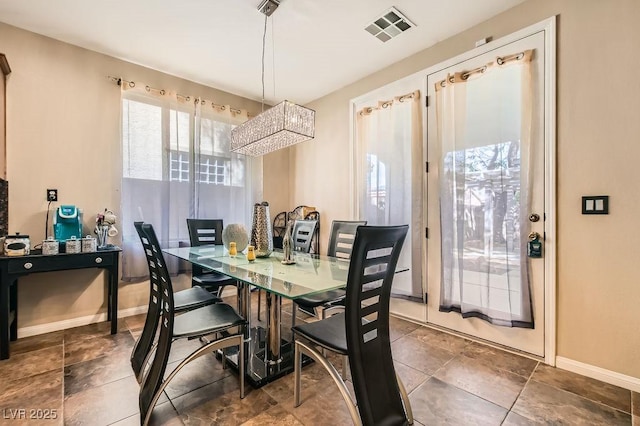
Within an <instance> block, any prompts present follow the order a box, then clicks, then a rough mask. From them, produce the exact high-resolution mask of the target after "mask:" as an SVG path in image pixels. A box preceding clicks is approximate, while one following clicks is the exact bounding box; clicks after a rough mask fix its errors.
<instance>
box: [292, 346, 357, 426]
mask: <svg viewBox="0 0 640 426" xmlns="http://www.w3.org/2000/svg"><path fill="white" fill-rule="evenodd" d="M302 354H304V355H307V356H310V357H311V358H313V359H314V360H315V361H317V362H319V363H320V364H321V365H322V366H323V367H324V368H325V369H326V370H327V371H328V372H329V375H330V376H331V378H332V379H333V381H334V382H335V383H336V385H338V390H339V391H340V394H341V395H342V399H344V402H345V403H346V404H347V408H348V409H349V414H350V415H351V420H352V421H353V424H354V425H356V426H362V420H361V419H360V414H359V413H358V408H357V407H356V404H355V403H354V402H353V399H351V395H350V394H349V390H348V389H347V386H346V385H345V383H344V381H343V380H342V379H341V378H340V373H338V371H337V370H336V368H335V367H334V366H333V365H332V364H331V363H330V362H329V361H327V359H326V358H325V357H323V356H322V354H320V352H318V351H317V350H315V349H314V348H312V347H311V346H309V345H307V344H305V343H302V342H301V341H300V340H296V343H295V355H294V356H295V360H296V365H295V367H296V368H294V372H295V371H297V372H298V375H297V376H296V377H295V378H294V381H295V383H294V388H293V394H294V395H293V397H294V399H295V402H294V406H295V407H297V406H299V405H300V389H299V388H300V377H299V374H300V373H299V372H300V369H301V363H299V362H298V357H300V358H301V357H302ZM300 361H301V359H300ZM296 387H298V392H297V394H296Z"/></svg>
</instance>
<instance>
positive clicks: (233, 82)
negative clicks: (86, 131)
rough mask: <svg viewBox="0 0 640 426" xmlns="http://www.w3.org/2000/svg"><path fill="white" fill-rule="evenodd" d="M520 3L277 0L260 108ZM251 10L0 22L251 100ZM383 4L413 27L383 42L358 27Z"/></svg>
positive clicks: (5, 4) (134, 6) (18, 9)
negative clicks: (395, 11) (401, 14)
mask: <svg viewBox="0 0 640 426" xmlns="http://www.w3.org/2000/svg"><path fill="white" fill-rule="evenodd" d="M522 1H524V0H322V1H320V0H282V1H281V5H280V7H279V8H278V9H277V10H276V11H275V13H274V14H273V15H272V16H271V17H270V18H269V22H268V32H267V43H266V44H267V49H266V55H265V57H266V67H265V85H266V89H265V90H266V92H265V98H266V101H267V102H269V103H275V102H278V101H280V100H282V99H289V100H291V101H294V102H300V103H307V102H309V101H311V100H314V99H317V98H319V97H321V96H323V95H326V94H328V93H331V92H332V91H334V90H337V89H339V88H341V87H344V86H346V85H347V84H349V83H352V82H354V81H357V80H359V79H361V78H363V77H365V76H366V75H369V74H371V73H372V72H374V71H376V70H378V69H381V68H383V67H385V66H387V65H390V64H392V63H394V62H397V61H398V60H400V59H402V58H405V57H407V56H410V55H412V54H414V53H416V52H418V51H420V50H422V49H425V48H427V47H429V46H431V45H433V44H435V43H437V42H439V41H441V40H444V39H446V38H448V37H450V36H452V35H454V34H457V33H459V32H461V31H464V30H465V29H467V28H470V27H472V26H473V25H476V24H478V23H480V22H482V21H484V20H486V19H488V18H490V17H492V16H494V15H496V14H498V13H500V12H502V11H504V10H507V9H509V8H511V7H513V6H515V5H516V4H518V3H521V2H522ZM259 3H260V0H181V1H177V0H173V1H168V0H101V1H87V0H56V1H51V0H0V21H2V22H5V23H7V24H10V25H14V26H16V27H20V28H24V29H26V30H29V31H33V32H36V33H39V34H43V35H46V36H49V37H52V38H55V39H58V40H62V41H65V42H67V43H71V44H74V45H78V46H81V47H84V48H87V49H91V50H94V51H97V52H101V53H104V54H107V55H110V56H114V57H116V58H120V59H123V60H126V61H130V62H134V63H137V64H140V65H144V66H147V67H150V68H153V69H156V70H160V71H163V72H166V73H169V74H173V75H176V76H179V77H183V78H185V79H188V80H192V81H196V82H199V83H202V84H205V85H207V86H212V87H215V88H218V89H221V90H225V91H228V92H231V93H235V94H238V95H241V96H245V97H248V98H252V99H256V100H260V99H261V97H262V94H261V92H262V89H261V71H260V70H261V52H262V32H263V29H264V15H263V14H262V13H260V12H259V11H258V10H257V6H258V4H259ZM391 6H395V7H396V8H397V9H398V10H400V12H402V13H403V14H404V15H405V16H406V17H407V18H408V19H409V20H411V21H412V22H413V23H414V24H416V25H417V27H416V28H412V29H410V30H408V31H406V32H404V33H402V34H400V35H399V36H397V37H395V38H393V39H391V40H390V41H388V42H386V43H382V42H381V41H379V40H378V39H376V38H375V37H373V36H372V35H370V34H369V33H367V32H366V31H365V30H364V28H365V27H366V26H367V25H368V24H369V23H371V22H372V21H373V20H375V19H377V18H378V17H379V16H380V15H382V14H383V12H385V11H387V10H388V9H389V8H390V7H391ZM272 34H273V35H274V36H273V37H272ZM487 35H490V34H487ZM0 47H1V44H0ZM470 47H472V46H470ZM274 59H275V61H274ZM274 62H275V66H274V65H273V64H274ZM274 71H275V78H274ZM122 77H125V78H127V76H122ZM274 82H275V90H274ZM274 93H275V94H274Z"/></svg>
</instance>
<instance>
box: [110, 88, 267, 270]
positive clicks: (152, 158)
mask: <svg viewBox="0 0 640 426" xmlns="http://www.w3.org/2000/svg"><path fill="white" fill-rule="evenodd" d="M228 111H229V109H228V108H227V112H228ZM205 113H206V114H207V115H205ZM234 120H235V119H234V118H233V117H232V116H231V115H226V116H225V115H223V114H216V113H215V111H214V110H213V109H212V108H211V107H209V108H205V107H204V106H202V107H201V106H200V104H198V105H194V104H193V103H188V102H182V103H180V102H178V101H177V100H176V99H173V100H170V101H167V100H165V99H159V98H157V97H153V96H146V95H141V94H137V93H125V95H124V96H123V99H122V154H123V158H122V166H123V170H122V206H121V210H122V211H121V215H122V220H123V246H124V247H123V248H124V250H123V277H124V278H125V279H127V280H135V279H139V278H143V277H145V276H146V275H147V273H148V269H147V267H146V263H145V261H144V253H143V252H142V251H141V248H140V247H141V246H140V241H139V239H138V235H137V233H136V231H135V228H134V226H133V223H134V222H135V221H140V220H142V221H144V222H148V223H151V224H152V225H153V227H154V229H155V231H156V234H157V235H158V238H159V240H160V244H161V245H162V247H177V246H179V245H181V244H188V242H189V235H188V231H187V227H186V219H187V218H216V219H218V218H220V219H223V220H224V224H225V225H227V224H231V223H242V224H244V225H245V226H249V225H250V223H251V222H250V217H251V206H252V205H253V203H254V192H253V191H254V190H256V189H255V187H254V185H253V183H252V178H251V176H252V173H254V171H253V170H254V169H252V165H253V164H258V165H257V166H256V167H259V164H260V163H257V160H254V159H251V158H249V157H245V156H243V155H238V154H234V153H232V152H230V145H231V129H232V128H233V127H234V126H235V125H237V124H239V121H237V120H235V121H234ZM258 191H259V189H257V190H256V192H258ZM169 266H171V265H169ZM173 270H174V271H175V269H173Z"/></svg>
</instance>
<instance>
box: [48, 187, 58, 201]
mask: <svg viewBox="0 0 640 426" xmlns="http://www.w3.org/2000/svg"><path fill="white" fill-rule="evenodd" d="M47 201H58V190H57V189H47Z"/></svg>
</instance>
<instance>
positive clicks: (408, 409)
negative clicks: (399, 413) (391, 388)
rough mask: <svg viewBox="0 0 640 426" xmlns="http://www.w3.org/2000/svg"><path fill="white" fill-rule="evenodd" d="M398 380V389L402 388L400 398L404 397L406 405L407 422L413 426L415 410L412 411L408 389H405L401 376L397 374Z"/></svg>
mask: <svg viewBox="0 0 640 426" xmlns="http://www.w3.org/2000/svg"><path fill="white" fill-rule="evenodd" d="M396 380H397V381H398V387H399V388H400V396H401V397H402V403H403V405H404V412H405V414H406V415H407V421H408V422H409V424H410V425H412V424H413V410H412V409H411V402H409V395H408V394H407V389H406V388H405V387H404V383H402V380H400V376H398V374H397V373H396Z"/></svg>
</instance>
